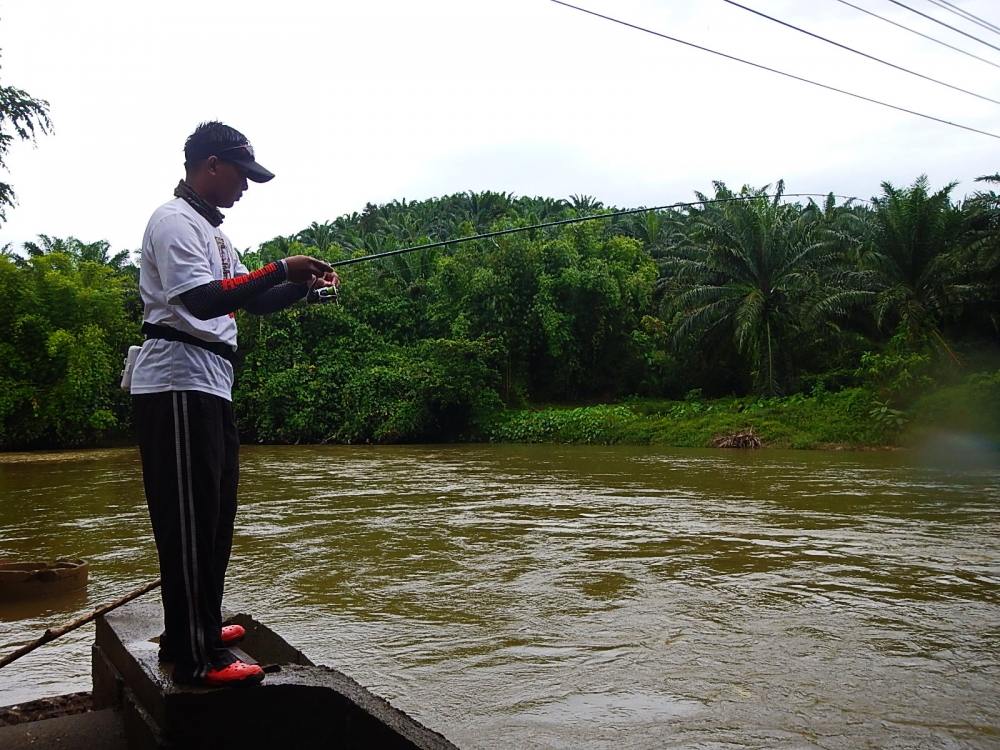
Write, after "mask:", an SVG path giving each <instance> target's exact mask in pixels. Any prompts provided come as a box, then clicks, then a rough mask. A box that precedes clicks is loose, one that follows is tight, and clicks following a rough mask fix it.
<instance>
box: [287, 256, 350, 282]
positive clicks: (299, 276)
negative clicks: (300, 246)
mask: <svg viewBox="0 0 1000 750" xmlns="http://www.w3.org/2000/svg"><path fill="white" fill-rule="evenodd" d="M285 269H286V270H287V271H288V280H289V281H293V282H295V283H296V284H309V283H311V284H312V285H313V286H335V285H336V284H338V283H340V280H339V279H338V278H337V274H336V273H334V270H333V266H331V265H330V264H329V263H324V262H323V261H321V260H317V259H316V258H310V257H309V256H308V255H292V256H290V257H288V258H285Z"/></svg>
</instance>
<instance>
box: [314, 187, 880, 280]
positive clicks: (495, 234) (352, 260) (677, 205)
mask: <svg viewBox="0 0 1000 750" xmlns="http://www.w3.org/2000/svg"><path fill="white" fill-rule="evenodd" d="M831 196H832V197H834V198H843V199H844V200H849V201H864V202H865V203H867V202H868V201H867V200H866V199H865V198H858V197H855V196H852V195H837V194H835V193H782V194H781V195H780V196H773V195H741V196H738V197H735V198H712V199H709V200H704V201H691V202H690V203H670V204H668V205H666V206H652V207H650V208H630V209H627V210H625V211H611V212H608V213H603V214H593V215H591V216H578V217H576V218H574V219H559V220H557V221H546V222H544V223H542V224H532V225H531V226H528V227H513V228H511V229H498V230H497V231H495V232H483V233H482V234H473V235H469V236H468V237H457V238H455V239H453V240H441V241H440V242H428V243H427V244H426V245H412V246H410V247H401V248H399V249H398V250H386V251H385V252H384V253H373V254H371V255H361V256H359V257H357V258H347V259H345V260H335V261H330V262H329V265H331V266H352V265H354V264H356V263H367V262H368V261H370V260H378V259H379V258H388V257H390V256H393V255H402V254H403V253H413V252H416V251H417V250H431V249H433V248H435V247H445V246H447V245H457V244H458V243H460V242H472V241H473V240H488V239H490V238H492V237H503V236H504V235H507V234H518V233H520V232H530V231H531V230H533V229H547V228H548V227H561V226H566V225H567V224H580V223H582V222H584V221H597V220H598V219H613V218H615V217H618V216H630V215H632V214H644V213H649V212H650V211H666V210H668V209H671V208H691V207H692V206H705V205H709V204H712V203H734V202H738V201H749V200H753V199H755V198H776V197H780V198H828V197H831Z"/></svg>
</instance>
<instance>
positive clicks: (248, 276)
mask: <svg viewBox="0 0 1000 750" xmlns="http://www.w3.org/2000/svg"><path fill="white" fill-rule="evenodd" d="M277 270H278V264H277V263H268V264H267V265H266V266H264V267H263V268H258V269H257V270H256V271H251V272H250V273H245V274H243V275H242V276H234V277H233V278H231V279H223V280H222V291H224V292H228V291H229V290H230V289H235V288H236V287H238V286H240V285H242V284H246V283H248V282H250V281H253V280H255V279H259V278H261V277H262V276H270V275H271V274H272V273H276V272H277Z"/></svg>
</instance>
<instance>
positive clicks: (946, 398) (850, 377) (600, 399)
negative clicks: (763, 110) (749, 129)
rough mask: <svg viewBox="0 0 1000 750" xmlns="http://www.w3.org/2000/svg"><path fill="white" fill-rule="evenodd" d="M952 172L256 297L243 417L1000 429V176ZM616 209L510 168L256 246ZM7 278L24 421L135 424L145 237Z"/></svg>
mask: <svg viewBox="0 0 1000 750" xmlns="http://www.w3.org/2000/svg"><path fill="white" fill-rule="evenodd" d="M984 179H987V178H984ZM988 179H990V180H992V181H997V180H998V179H1000V178H998V177H997V176H993V177H992V178H988ZM951 190H952V187H951V186H946V187H945V188H943V189H942V190H939V191H937V192H933V191H931V190H930V189H929V188H928V185H927V182H926V180H925V179H923V178H921V179H919V180H917V181H916V182H915V183H914V184H913V185H911V186H909V187H907V188H897V187H894V186H892V185H889V184H884V185H883V186H882V194H881V196H879V197H878V198H876V199H875V200H874V201H872V203H871V204H870V205H868V204H864V203H860V202H856V201H851V202H847V203H846V204H839V205H838V204H837V203H836V201H835V200H834V199H833V197H830V198H828V199H827V200H825V201H822V202H819V203H816V202H812V201H810V202H806V203H786V202H784V201H783V200H781V199H780V195H781V193H782V191H783V186H782V185H781V183H779V184H778V185H777V187H776V188H775V189H774V190H769V189H752V188H749V187H744V188H743V189H741V190H740V191H732V190H730V189H729V188H727V187H726V186H725V185H723V184H721V183H717V184H716V185H715V193H714V196H711V197H712V198H719V199H739V200H730V201H728V202H719V203H711V204H706V205H703V206H700V207H694V208H691V209H684V210H669V211H658V212H651V213H648V214H641V215H632V216H627V217H619V218H616V219H609V220H601V221H595V222H589V223H586V224H580V225H573V226H567V227H563V228H561V229H558V230H533V231H531V232H526V233H523V234H517V235H508V236H505V237H500V238H495V239H494V240H480V241H475V242H465V243H462V244H459V245H455V246H452V247H450V248H448V249H436V250H430V251H421V252H418V253H412V254H407V255H400V256H394V257H392V258H388V259H384V260H379V261H373V262H370V263H362V264H358V265H352V266H347V267H345V268H344V269H343V271H342V273H341V277H342V280H343V294H342V301H341V303H340V304H339V305H313V306H305V305H298V306H295V307H293V308H291V309H289V310H286V311H284V312H282V313H279V314H277V315H273V316H268V317H266V318H255V317H253V316H249V315H243V314H242V313H241V314H240V316H239V325H240V341H241V348H242V349H243V350H244V352H245V353H246V358H245V361H244V363H243V365H242V367H241V369H240V373H239V375H238V378H237V387H236V394H235V398H236V404H237V414H238V420H239V424H240V429H241V432H242V434H243V436H244V439H246V440H254V441H265V442H290V443H294V442H327V441H331V442H401V441H447V440H486V439H491V440H512V441H539V440H544V441H550V440H555V441H566V442H635V443H657V444H665V445H679V446H688V445H689V446H704V445H708V444H709V443H710V442H711V441H712V440H713V438H715V437H718V436H720V435H725V434H728V433H732V432H736V431H742V430H746V429H748V428H751V427H752V428H753V430H754V432H755V433H756V434H757V435H759V436H760V437H761V438H763V439H764V441H765V443H766V444H770V445H780V446H791V447H822V446H826V445H833V444H836V445H854V446H867V445H894V444H901V443H906V442H907V441H909V440H911V439H915V437H916V436H918V435H919V434H920V432H921V431H922V430H923V431H926V430H929V429H931V426H932V425H934V424H943V425H945V426H948V425H950V426H952V427H954V428H956V429H974V430H975V431H977V432H979V433H981V434H984V435H988V436H992V438H993V439H994V440H996V439H997V437H998V436H1000V428H998V425H1000V415H998V414H997V408H996V404H997V403H1000V399H998V398H997V378H998V376H997V374H996V371H997V368H998V365H1000V346H998V344H1000V335H998V334H1000V313H998V311H1000V305H998V301H1000V199H998V196H997V194H996V193H995V192H993V191H983V192H980V193H978V194H976V195H975V196H973V197H972V198H970V199H968V200H966V201H964V202H962V203H956V202H954V201H953V200H952V199H951V198H950V193H951ZM699 197H703V198H706V199H709V196H699ZM604 210H610V209H605V208H604V207H603V206H602V205H601V203H600V202H598V201H596V200H595V199H593V198H591V197H589V196H572V197H571V199H570V200H553V199H548V198H526V197H515V196H512V195H510V194H506V193H492V192H485V193H464V194H458V195H452V196H447V197H444V198H436V199H430V200H426V201H420V202H414V203H408V202H406V201H402V202H393V203H390V204H386V205H383V206H374V205H371V204H369V205H368V206H366V207H365V210H364V211H363V212H362V213H360V214H351V215H348V216H342V217H340V218H337V219H335V220H334V221H331V222H325V223H322V224H319V223H313V224H312V225H310V226H309V227H307V228H306V229H304V230H303V231H302V232H300V233H298V234H297V235H294V236H290V237H279V238H275V239H274V240H272V241H270V242H266V243H264V244H263V245H262V246H261V247H259V248H257V249H256V250H253V251H251V252H247V253H246V254H245V256H244V260H245V262H246V264H247V265H248V266H249V267H251V268H253V267H255V266H260V265H263V264H264V263H267V262H269V261H270V260H273V259H275V258H278V257H282V256H286V255H290V254H295V253H308V254H312V255H316V256H318V257H322V258H326V259H329V260H340V259H345V258H353V257H363V256H365V255H369V254H373V253H378V252H382V251H385V250H391V249H395V248H399V247H404V246H408V245H415V244H421V243H426V242H433V241H436V240H444V239H454V238H457V237H462V236H468V235H471V234H474V233H477V232H483V231H489V230H495V229H503V228H508V227H519V226H528V225H530V224H534V223H538V222H544V221H551V220H557V219H564V218H570V217H576V216H584V215H590V214H592V213H595V212H603V211H604ZM0 292H2V294H3V297H2V299H3V302H2V303H0V316H2V317H3V322H4V323H5V324H6V326H7V328H6V330H8V331H9V332H10V333H9V335H8V339H7V341H6V342H5V343H4V344H2V346H3V347H4V352H3V354H4V355H5V356H3V357H0V382H2V385H3V388H2V392H0V447H2V448H7V449H10V448H16V447H40V446H58V445H72V444H82V443H87V442H91V441H94V440H97V439H100V438H101V437H106V436H108V435H111V434H114V432H115V431H116V430H117V431H122V430H124V429H125V428H126V427H127V425H128V403H127V399H125V398H124V397H122V395H121V394H120V393H118V392H117V391H116V380H117V370H118V369H119V364H118V363H119V362H120V361H121V357H122V356H123V354H124V350H125V348H126V347H127V345H128V344H129V343H135V342H136V341H137V340H138V338H139V337H138V333H137V331H138V323H139V318H140V315H141V305H140V304H139V300H138V293H137V288H136V269H135V267H134V266H132V265H130V264H129V262H128V259H127V254H122V253H119V254H117V255H113V254H112V253H111V251H110V248H108V247H107V244H106V243H93V244H89V245H88V244H85V243H81V242H79V241H77V240H73V239H69V240H59V239H54V238H49V237H44V236H43V237H40V238H39V242H37V243H29V244H28V245H26V246H25V248H24V249H23V251H22V253H20V254H14V253H12V252H10V251H9V249H8V252H7V253H6V257H0ZM977 373H978V374H977ZM983 399H986V400H985V401H984V400H983ZM990 399H992V401H991V400H990ZM537 404H560V405H565V406H553V407H548V408H536V407H533V406H532V405H537ZM581 404H586V405H585V406H581ZM984 404H985V406H984ZM963 415H964V416H963Z"/></svg>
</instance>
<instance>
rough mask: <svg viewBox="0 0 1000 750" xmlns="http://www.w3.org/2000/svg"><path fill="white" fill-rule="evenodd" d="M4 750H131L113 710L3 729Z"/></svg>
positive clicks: (0, 734) (1, 744) (0, 733)
mask: <svg viewBox="0 0 1000 750" xmlns="http://www.w3.org/2000/svg"><path fill="white" fill-rule="evenodd" d="M0 747H2V748H3V750H25V748H31V749H32V750H55V749H58V750H128V744H127V742H126V740H125V722H124V721H123V719H122V715H121V713H119V712H118V711H115V710H114V709H111V708H105V709H103V710H101V711H89V712H87V713H82V714H75V715H71V716H59V717H56V718H53V719H42V720H41V721H29V722H25V723H23V724H13V725H11V726H4V727H0Z"/></svg>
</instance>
